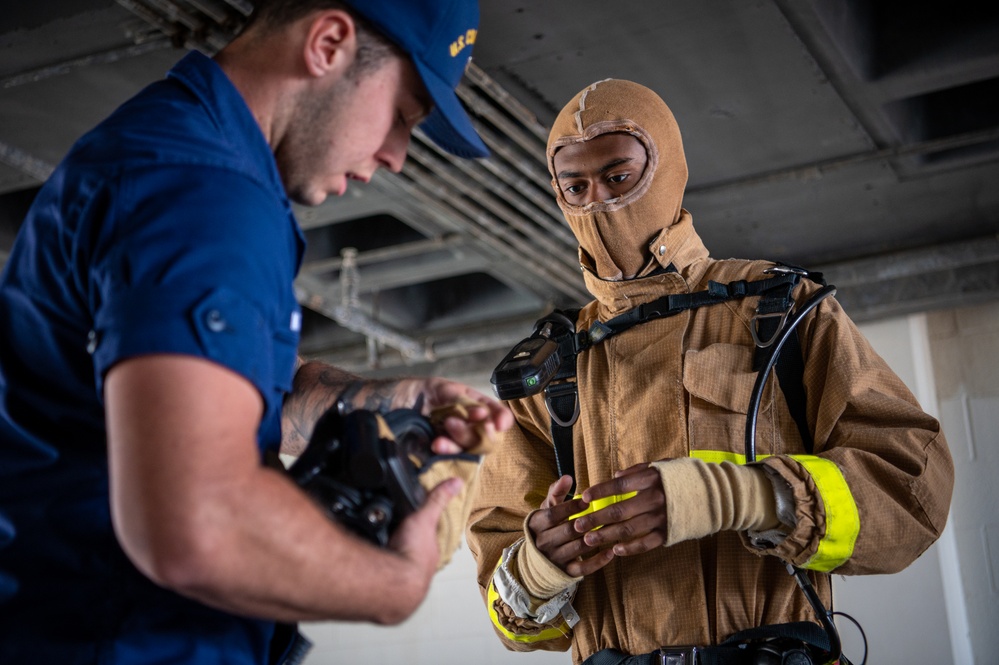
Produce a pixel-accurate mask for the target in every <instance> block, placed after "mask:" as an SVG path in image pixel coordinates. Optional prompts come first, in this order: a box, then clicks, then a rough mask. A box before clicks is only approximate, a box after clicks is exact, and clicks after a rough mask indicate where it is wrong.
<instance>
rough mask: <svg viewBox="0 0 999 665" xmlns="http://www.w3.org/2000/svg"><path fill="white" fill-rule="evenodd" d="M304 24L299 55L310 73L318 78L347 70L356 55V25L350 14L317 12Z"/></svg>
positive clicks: (331, 10) (331, 11)
mask: <svg viewBox="0 0 999 665" xmlns="http://www.w3.org/2000/svg"><path fill="white" fill-rule="evenodd" d="M307 25H308V32H307V33H306V36H305V44H304V47H303V53H302V55H303V57H304V62H305V67H306V69H307V70H308V72H309V74H311V75H312V76H315V77H317V78H320V77H323V76H326V75H327V74H329V73H331V72H335V71H336V70H340V71H341V72H345V71H347V69H349V68H350V65H351V63H353V61H354V56H355V55H356V54H357V26H356V25H355V23H354V19H353V18H351V16H350V14H348V13H347V12H344V11H340V10H338V9H330V10H326V11H322V12H318V13H316V14H314V15H313V17H312V19H311V21H310V22H309V23H308V24H307Z"/></svg>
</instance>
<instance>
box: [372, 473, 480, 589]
mask: <svg viewBox="0 0 999 665" xmlns="http://www.w3.org/2000/svg"><path fill="white" fill-rule="evenodd" d="M461 488H462V481H461V479H460V478H448V479H447V480H445V481H443V482H441V483H440V484H439V485H437V486H436V487H434V488H433V489H432V490H431V491H430V492H429V493H428V494H427V500H426V501H425V502H424V504H423V506H422V507H421V508H420V509H419V510H417V511H416V512H415V513H413V514H412V515H409V516H408V517H406V519H404V520H403V521H402V522H401V523H400V524H399V526H398V528H396V530H395V532H394V533H393V534H392V537H391V538H390V539H389V544H388V548H389V549H390V550H392V551H394V552H396V553H397V554H399V555H400V556H402V557H403V558H405V559H407V560H409V561H410V562H412V564H413V565H414V566H415V567H416V570H417V574H418V575H420V579H423V580H425V581H426V585H427V588H429V586H430V580H431V578H433V575H434V573H436V572H437V569H438V562H439V560H440V551H439V546H438V538H437V533H436V530H437V523H438V521H440V519H441V515H442V514H443V512H444V510H445V508H447V505H448V504H449V503H450V502H451V501H452V500H454V498H455V497H456V496H458V494H459V493H460V492H461Z"/></svg>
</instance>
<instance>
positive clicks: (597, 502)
mask: <svg viewBox="0 0 999 665" xmlns="http://www.w3.org/2000/svg"><path fill="white" fill-rule="evenodd" d="M636 494H638V492H627V493H625V494H614V495H611V496H605V497H604V498H602V499H594V500H593V501H591V502H590V505H588V506H587V507H586V510H583V511H581V512H578V513H576V514H575V515H569V519H571V520H574V519H576V518H577V517H582V516H583V515H589V514H590V513H593V512H596V511H598V510H603V509H604V508H606V507H607V506H612V505H614V504H615V503H619V502H621V501H624V500H626V499H630V498H631V497H633V496H635V495H636ZM572 498H573V499H582V498H583V495H582V494H577V495H576V496H574V497H572ZM599 528H600V527H597V529H599Z"/></svg>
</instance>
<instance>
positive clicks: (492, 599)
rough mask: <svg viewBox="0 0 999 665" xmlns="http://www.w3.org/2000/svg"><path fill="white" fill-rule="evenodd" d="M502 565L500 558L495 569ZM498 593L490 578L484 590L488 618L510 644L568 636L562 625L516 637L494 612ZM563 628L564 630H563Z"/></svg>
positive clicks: (565, 627)
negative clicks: (487, 586)
mask: <svg viewBox="0 0 999 665" xmlns="http://www.w3.org/2000/svg"><path fill="white" fill-rule="evenodd" d="M502 565H503V557H502V556H501V557H500V560H499V563H498V564H496V568H499V567H500V566H502ZM499 599H500V597H499V592H498V591H496V587H495V586H494V585H493V581H492V578H490V580H489V588H488V589H487V590H486V604H487V605H488V606H489V618H490V620H492V622H493V625H494V626H496V630H498V631H499V632H500V633H502V634H503V637H505V638H506V639H508V640H510V641H511V642H519V643H520V644H530V643H531V642H544V641H545V640H554V639H558V638H560V637H566V636H567V635H568V634H569V625H568V624H566V623H563V624H562V626H561V627H559V628H545V629H544V630H542V631H541V632H540V633H535V634H533V635H518V634H517V633H514V632H512V631H510V630H509V629H507V628H506V627H505V626H504V625H503V624H502V623H501V622H500V618H499V614H498V613H497V612H496V601H497V600H499ZM563 628H564V630H563Z"/></svg>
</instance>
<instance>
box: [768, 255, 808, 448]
mask: <svg viewBox="0 0 999 665" xmlns="http://www.w3.org/2000/svg"><path fill="white" fill-rule="evenodd" d="M784 268H787V269H789V270H790V271H791V273H792V274H797V275H799V276H801V277H807V278H808V279H810V280H812V281H814V282H816V283H818V284H822V285H823V286H825V283H826V281H825V279H824V278H823V276H822V273H819V272H809V271H807V270H803V269H801V268H797V267H795V266H784ZM793 289H794V285H792V286H791V287H790V288H786V289H785V288H784V287H783V286H781V287H778V288H772V289H767V290H765V292H764V293H762V294H761V296H760V302H759V304H758V305H757V307H756V317H754V322H753V325H754V326H755V327H754V329H753V331H752V332H753V339H754V341H755V342H756V351H755V353H754V354H753V371H755V372H758V371H759V370H760V368H762V367H763V366H764V365H766V363H767V361H768V360H770V354H771V353H772V352H773V347H772V346H771V343H772V342H773V341H774V339H775V338H776V337H777V333H778V332H779V331H780V329H781V327H783V325H784V321H785V320H786V318H787V315H788V313H789V312H790V311H791V308H792V307H793V306H794V298H793V296H792V292H793ZM774 372H775V373H776V374H777V381H778V382H779V383H780V391H781V393H783V395H784V400H785V401H786V402H787V408H788V411H789V412H790V413H791V418H793V419H794V424H795V425H796V426H797V427H798V433H799V434H800V435H801V441H802V444H803V445H804V448H805V452H807V453H809V454H811V453H812V451H813V450H814V448H815V442H814V439H813V438H812V432H811V430H810V429H809V428H808V418H807V416H806V413H805V381H804V375H805V361H804V355H803V354H802V351H801V341H800V339H799V338H798V331H797V330H794V331H793V332H792V333H791V335H790V336H789V337H788V338H787V341H786V342H784V346H783V347H782V348H781V353H780V356H779V357H778V358H777V362H776V363H775V364H774Z"/></svg>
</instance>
